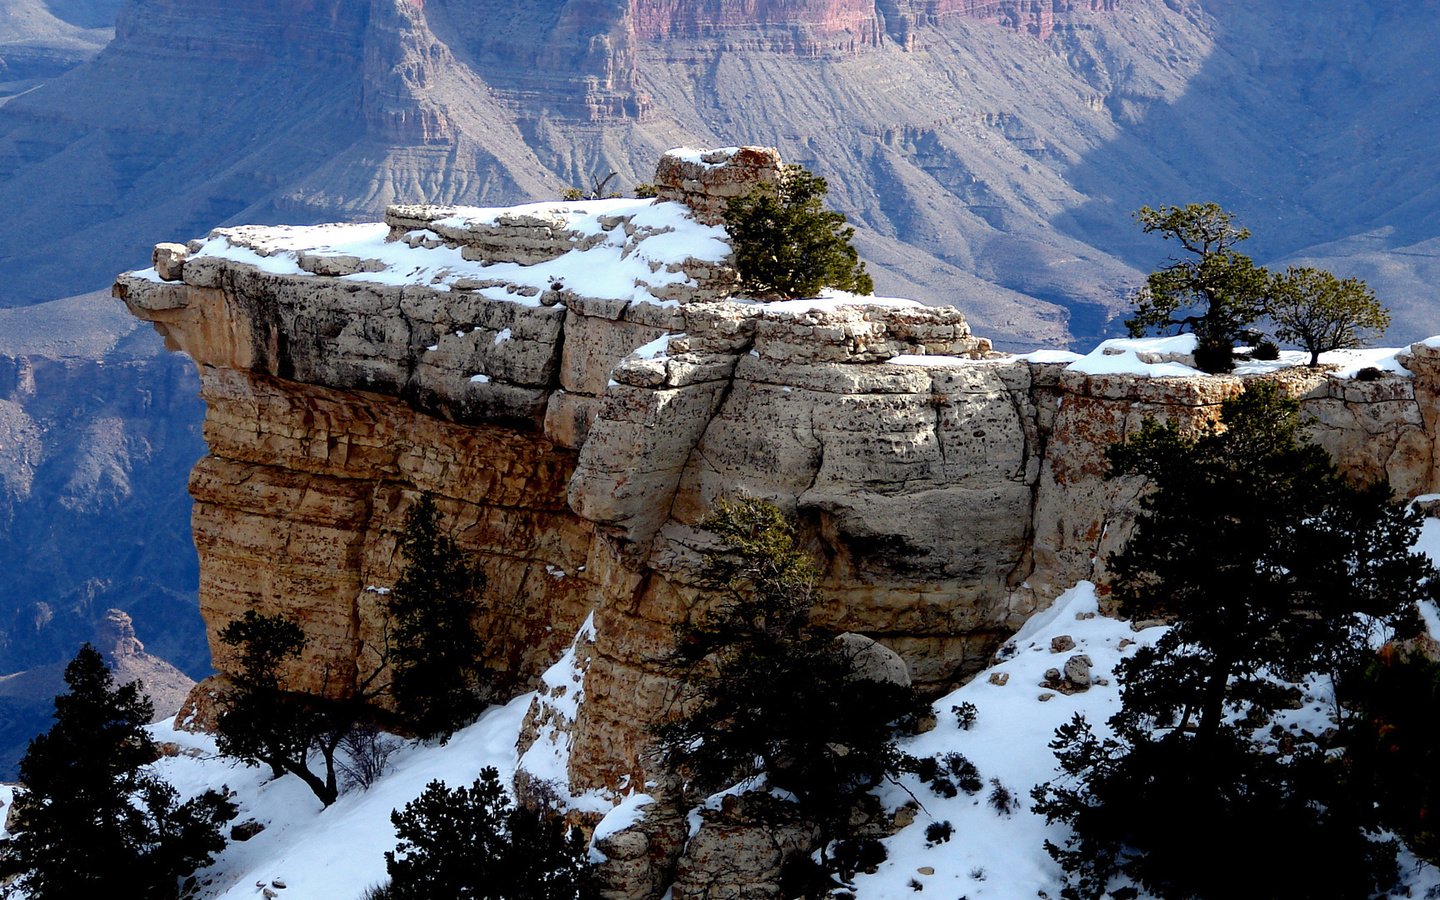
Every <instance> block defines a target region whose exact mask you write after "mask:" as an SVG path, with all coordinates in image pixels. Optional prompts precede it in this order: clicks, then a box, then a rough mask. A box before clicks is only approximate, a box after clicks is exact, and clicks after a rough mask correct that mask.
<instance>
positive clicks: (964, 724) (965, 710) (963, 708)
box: [950, 700, 980, 731]
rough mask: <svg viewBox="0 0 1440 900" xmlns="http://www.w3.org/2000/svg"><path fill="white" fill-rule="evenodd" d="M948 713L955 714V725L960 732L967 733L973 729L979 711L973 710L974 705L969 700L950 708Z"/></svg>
mask: <svg viewBox="0 0 1440 900" xmlns="http://www.w3.org/2000/svg"><path fill="white" fill-rule="evenodd" d="M950 711H951V712H953V713H954V714H955V724H956V725H957V726H959V728H960V730H961V731H969V730H970V729H972V728H974V727H975V719H976V717H977V716H978V715H979V714H980V711H979V710H978V709H976V708H975V704H973V703H971V702H970V701H969V700H966V701H965V702H964V703H961V704H959V705H958V706H952V707H950Z"/></svg>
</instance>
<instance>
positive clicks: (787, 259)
mask: <svg viewBox="0 0 1440 900" xmlns="http://www.w3.org/2000/svg"><path fill="white" fill-rule="evenodd" d="M828 190H829V186H828V185H826V183H825V179H823V178H821V177H819V176H818V175H813V174H811V173H810V172H808V171H806V170H805V168H804V167H803V166H797V165H789V166H785V167H784V169H782V170H781V172H780V178H779V180H778V181H777V182H776V183H775V184H766V185H761V186H759V187H757V188H755V189H754V190H753V191H751V192H750V193H749V194H747V195H745V196H744V197H737V198H735V199H733V200H731V201H730V202H729V204H728V205H727V207H726V211H725V225H726V229H727V230H728V231H729V233H730V243H731V245H732V246H733V247H734V249H735V265H736V267H737V268H738V269H739V271H740V279H741V284H742V287H743V288H744V289H745V290H746V291H748V292H750V293H751V294H754V295H755V296H756V297H762V298H780V299H793V298H797V297H814V296H815V295H817V294H818V293H820V290H821V289H822V288H827V287H833V288H839V289H840V290H842V291H851V292H853V293H857V294H872V293H874V292H875V285H874V282H872V281H871V279H870V276H869V275H867V274H866V272H865V264H864V263H862V262H860V256H859V254H858V253H857V252H856V251H855V247H854V245H853V244H852V243H851V239H852V238H853V237H854V236H855V229H854V228H850V227H848V226H846V225H845V216H844V214H842V213H838V212H831V211H829V210H826V209H825V207H824V203H823V201H824V197H825V194H826V192H827V191H828Z"/></svg>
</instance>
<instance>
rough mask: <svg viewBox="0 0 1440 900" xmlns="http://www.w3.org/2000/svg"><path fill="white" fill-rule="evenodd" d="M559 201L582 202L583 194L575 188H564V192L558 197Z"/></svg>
mask: <svg viewBox="0 0 1440 900" xmlns="http://www.w3.org/2000/svg"><path fill="white" fill-rule="evenodd" d="M560 199H562V200H570V201H575V200H584V199H585V192H584V191H582V190H580V189H579V188H577V187H570V188H566V189H565V192H564V193H562V194H561V195H560Z"/></svg>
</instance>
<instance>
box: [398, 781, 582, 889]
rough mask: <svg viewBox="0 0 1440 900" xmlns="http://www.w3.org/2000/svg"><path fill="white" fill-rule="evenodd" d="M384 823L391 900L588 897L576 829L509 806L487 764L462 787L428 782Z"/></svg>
mask: <svg viewBox="0 0 1440 900" xmlns="http://www.w3.org/2000/svg"><path fill="white" fill-rule="evenodd" d="M390 821H391V822H392V823H394V825H395V833H396V835H397V836H398V837H399V843H398V845H397V846H396V848H395V849H394V850H393V851H390V852H387V853H386V854H385V868H386V871H387V872H388V873H389V875H390V887H389V893H388V894H387V895H386V896H387V897H389V898H392V900H435V898H439V897H447V898H448V897H507V898H508V897H516V898H526V900H577V898H583V897H588V896H590V890H591V888H590V877H589V870H590V864H589V862H588V861H587V857H586V851H585V839H584V837H583V836H582V835H581V834H580V831H579V830H578V829H567V828H566V827H565V823H564V820H563V819H562V818H561V817H560V816H559V815H557V814H556V813H554V812H553V811H550V810H532V809H527V808H525V807H518V808H517V807H515V806H513V805H512V804H511V803H510V800H509V798H508V797H507V796H506V795H505V789H504V788H503V787H502V786H501V785H500V776H499V773H498V772H496V771H495V769H494V768H492V767H486V768H484V769H482V770H481V771H480V777H479V778H478V779H476V780H475V783H474V784H473V785H472V786H470V787H468V788H467V787H459V788H456V789H455V790H453V791H452V790H449V789H448V788H446V786H445V784H444V782H440V781H432V782H430V784H429V785H427V786H426V788H425V792H424V793H423V794H421V795H420V796H419V797H417V798H416V799H414V800H412V801H411V802H409V803H407V804H405V808H404V810H396V811H395V812H393V813H391V814H390Z"/></svg>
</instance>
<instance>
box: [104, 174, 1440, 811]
mask: <svg viewBox="0 0 1440 900" xmlns="http://www.w3.org/2000/svg"><path fill="white" fill-rule="evenodd" d="M777 162H778V159H777V158H776V157H775V155H774V153H773V151H762V150H756V149H746V150H741V151H738V152H737V151H722V152H717V153H711V154H700V153H692V154H680V155H675V156H672V157H669V158H667V159H666V160H665V161H664V162H663V163H662V165H661V167H660V172H659V182H660V184H661V186H662V191H661V196H660V198H659V199H657V200H656V201H654V202H650V201H633V200H629V201H627V200H614V201H596V202H583V203H573V204H536V205H532V206H530V207H520V208H516V209H512V210H471V209H464V208H416V207H402V208H395V209H392V210H391V211H390V213H389V214H387V217H386V222H385V223H383V224H376V225H362V226H335V227H323V226H322V227H314V228H237V229H226V230H221V231H217V232H215V233H213V234H212V235H211V236H210V237H209V238H207V239H205V240H202V241H196V242H192V243H191V244H190V245H189V246H188V247H185V246H181V245H161V246H160V247H159V248H157V250H156V267H155V268H154V269H151V270H147V271H144V272H137V273H132V274H129V275H125V276H121V278H120V279H119V281H118V283H117V285H116V293H117V294H118V296H120V297H121V298H123V299H124V301H125V302H126V304H127V305H128V306H129V308H130V310H131V311H132V312H134V313H135V314H136V315H138V316H140V317H142V318H144V319H148V320H149V321H151V322H153V323H154V324H155V326H156V327H157V328H158V329H159V331H160V332H161V333H162V334H163V335H164V336H165V338H166V340H167V341H168V342H169V344H170V346H172V347H174V348H178V349H181V350H183V351H185V352H186V353H188V354H189V355H190V356H191V357H192V358H193V359H194V360H195V361H196V362H197V364H198V365H199V367H200V371H201V380H202V385H203V396H204V398H205V401H206V404H207V410H208V412H207V417H206V423H205V437H206V440H207V442H208V444H209V449H210V452H209V455H208V456H206V457H205V458H204V459H203V460H202V461H201V462H200V464H199V465H198V466H197V467H196V468H195V470H194V472H193V474H192V477H191V492H192V494H193V496H194V498H195V503H196V506H195V516H194V527H195V537H196V544H197V546H198V547H199V549H200V555H201V589H200V596H201V607H202V612H203V614H204V616H205V619H206V622H207V625H208V626H209V628H210V630H211V634H212V637H213V634H214V632H215V630H217V629H218V628H220V627H221V626H223V625H224V624H225V622H226V621H228V620H229V619H230V618H232V617H234V616H236V615H238V614H239V613H240V612H241V611H243V610H245V609H248V608H255V609H259V610H261V611H267V612H280V613H284V614H286V615H291V616H294V617H296V618H298V619H299V620H300V621H301V622H302V624H303V625H304V627H305V629H306V632H307V634H308V635H309V636H310V638H311V641H310V645H309V647H308V649H307V656H306V658H305V659H303V660H302V661H301V662H300V663H299V664H298V665H297V666H296V667H295V669H294V670H293V672H292V673H291V676H290V677H291V683H292V685H293V686H294V687H296V688H300V689H305V690H312V691H319V690H343V689H344V685H345V684H346V683H348V681H349V679H352V678H353V677H355V675H356V674H357V673H360V672H363V671H366V670H367V667H368V666H371V665H373V660H374V656H373V653H372V650H373V648H374V646H375V644H376V641H377V639H378V626H379V616H378V613H377V610H378V605H377V604H378V602H379V598H380V597H381V596H383V591H384V590H385V589H386V588H387V587H388V586H389V585H391V584H392V583H393V580H394V578H395V577H396V575H397V569H398V565H399V560H398V559H397V554H396V549H395V547H396V537H397V533H398V530H399V527H400V522H401V520H402V518H403V514H404V511H405V509H406V508H407V507H408V505H409V504H410V503H412V502H413V501H414V499H415V497H416V496H417V495H418V493H419V492H422V491H425V492H430V493H433V494H434V495H436V497H437V502H438V505H439V507H440V509H441V511H442V512H443V513H444V514H445V517H446V518H445V521H446V523H447V527H450V528H451V529H452V530H453V532H454V535H455V537H456V539H457V541H458V542H459V543H460V545H461V546H462V547H464V548H465V549H466V550H467V551H470V552H472V553H474V554H475V555H476V557H477V558H478V559H479V560H480V561H481V562H482V564H483V565H484V566H485V569H486V571H487V573H488V574H489V577H490V599H489V605H488V606H487V608H486V609H485V610H484V611H483V613H482V616H481V620H479V621H477V622H476V623H475V624H476V627H477V628H481V629H483V630H484V631H485V632H486V633H487V635H489V636H490V639H491V647H492V648H493V653H494V655H495V660H494V661H495V662H496V663H497V664H500V665H503V666H504V667H506V668H507V669H508V670H509V671H510V672H511V673H513V675H514V676H515V678H516V680H517V681H519V682H526V683H533V681H534V679H535V678H536V676H537V675H538V674H539V673H540V672H541V671H542V670H543V669H544V668H545V667H546V666H547V665H549V664H550V663H551V662H553V661H554V660H555V659H556V658H558V657H559V656H560V655H561V651H562V650H563V649H564V648H565V647H566V646H567V645H568V644H569V643H570V642H571V639H572V637H573V636H574V635H575V634H576V631H577V629H578V628H579V627H580V625H581V623H582V620H584V619H586V617H587V615H588V614H591V613H593V615H594V618H593V627H592V628H590V629H587V631H586V635H587V636H588V637H587V639H586V640H583V641H581V642H580V643H579V645H578V646H577V648H576V650H575V652H574V655H573V656H571V657H568V658H570V659H572V661H573V664H574V669H575V671H576V673H577V675H576V677H577V678H581V677H582V676H583V699H582V698H579V697H577V696H576V695H575V692H576V690H577V687H576V684H574V683H568V684H566V683H560V684H556V685H553V686H551V688H552V689H549V690H547V692H546V696H547V697H548V698H549V699H548V700H547V701H546V702H542V703H540V704H537V707H536V709H535V710H534V712H533V721H532V723H531V727H530V728H528V729H527V734H528V737H527V743H529V744H535V745H536V746H540V745H544V746H545V747H548V748H550V749H552V750H555V751H556V752H559V753H560V754H561V756H562V757H563V761H564V762H565V763H566V764H567V765H568V778H569V780H570V783H571V786H572V788H573V789H575V790H577V791H578V790H583V789H587V788H600V789H613V788H616V787H618V786H620V785H622V784H626V783H632V784H633V783H641V781H640V780H641V779H643V778H644V776H645V774H646V773H645V770H644V763H643V760H642V754H641V750H642V747H643V744H644V742H645V731H644V726H645V724H646V723H647V722H649V721H651V720H653V719H654V717H656V716H658V715H661V714H662V713H663V710H664V709H665V708H666V704H667V702H668V700H669V698H670V696H671V690H672V685H671V683H670V682H669V681H668V680H667V678H666V677H665V676H664V675H663V673H661V672H660V671H659V670H658V669H657V668H656V667H655V664H654V660H655V658H656V657H657V655H659V654H660V653H661V652H662V651H663V650H664V649H665V648H666V647H667V646H668V644H669V641H670V640H671V634H672V632H671V626H672V625H674V624H675V623H677V622H680V621H683V620H684V619H685V618H686V617H688V616H690V615H693V614H694V612H695V606H696V602H697V599H698V598H697V589H696V574H697V568H698V562H699V559H700V554H701V553H703V552H704V551H705V550H706V549H707V548H708V547H709V543H708V540H709V539H708V538H707V535H706V533H705V532H704V531H703V530H702V529H700V528H699V527H698V524H699V522H700V520H701V519H702V517H703V516H704V515H705V513H706V511H707V510H708V509H709V508H710V506H711V504H712V503H713V502H714V501H715V500H717V499H719V498H722V497H726V496H735V495H738V494H750V495H754V496H759V497H764V498H767V499H771V500H773V501H775V502H776V503H778V504H780V505H781V506H782V507H783V508H785V509H786V510H787V511H789V512H792V513H794V514H795V515H796V516H798V518H799V520H800V522H801V523H802V524H803V527H804V530H805V535H806V538H807V540H808V541H809V543H810V546H811V548H812V549H813V550H814V552H815V553H816V554H817V556H818V557H819V558H820V559H821V560H822V561H823V565H824V576H823V585H822V594H823V596H824V597H825V601H824V604H823V607H822V609H821V610H820V611H819V612H820V615H821V618H822V619H823V620H824V621H825V622H826V623H827V624H828V625H832V626H833V627H835V628H836V629H837V630H846V631H854V632H860V633H863V634H866V635H870V636H873V637H874V638H876V639H877V640H879V641H881V642H882V643H883V644H884V645H886V646H888V647H890V648H892V649H893V650H895V651H897V652H898V653H899V654H900V656H901V657H902V658H903V659H904V660H905V662H906V663H907V664H908V666H909V669H910V671H911V673H912V675H913V676H914V678H915V679H916V680H917V681H918V682H920V683H922V684H924V685H930V686H940V685H946V684H953V683H955V682H956V681H957V680H959V679H961V678H963V677H964V676H965V675H966V674H967V673H969V672H972V671H975V670H976V669H977V668H979V667H980V666H981V664H982V663H983V661H984V660H985V659H986V657H987V655H988V654H989V653H990V652H991V651H992V650H993V649H994V648H995V647H996V646H997V644H998V643H999V642H1000V641H1001V640H1002V639H1003V638H1004V637H1005V636H1006V635H1008V634H1009V633H1010V632H1011V631H1012V630H1013V629H1014V628H1015V627H1016V625H1017V624H1018V623H1019V622H1020V621H1022V620H1023V619H1024V617H1025V616H1026V615H1028V614H1029V613H1030V612H1032V611H1034V610H1035V609H1036V608H1037V607H1038V606H1039V605H1041V604H1044V603H1046V602H1048V601H1049V600H1050V599H1051V598H1053V597H1054V596H1055V595H1056V594H1057V593H1058V592H1059V591H1060V590H1061V589H1063V588H1064V587H1066V586H1068V585H1070V584H1072V583H1074V582H1075V581H1076V580H1077V579H1081V578H1095V579H1099V580H1101V581H1103V576H1104V572H1103V569H1102V565H1103V564H1102V563H1101V562H1100V561H1102V560H1103V559H1104V558H1105V555H1106V553H1107V552H1108V551H1109V550H1110V549H1112V548H1114V547H1115V546H1117V544H1118V543H1119V542H1120V541H1121V540H1122V539H1123V537H1124V535H1125V534H1126V533H1127V529H1128V527H1129V524H1130V522H1131V521H1132V519H1133V515H1134V512H1135V496H1136V493H1137V491H1138V488H1139V485H1137V484H1136V483H1134V482H1133V481H1106V480H1105V479H1104V478H1103V472H1104V464H1103V451H1104V448H1105V447H1106V446H1107V445H1109V444H1110V443H1111V442H1113V441H1115V440H1116V439H1117V438H1120V437H1122V436H1123V435H1125V434H1126V433H1128V432H1129V431H1131V430H1132V429H1134V428H1136V427H1137V426H1138V425H1139V424H1140V422H1141V421H1142V420H1143V418H1144V417H1146V416H1158V417H1164V418H1170V419H1173V420H1176V421H1179V422H1181V423H1182V424H1184V425H1186V426H1187V427H1196V426H1198V425H1199V424H1201V423H1204V422H1208V421H1210V420H1211V419H1212V418H1213V417H1214V415H1215V414H1216V412H1217V409H1218V404H1219V403H1220V402H1221V401H1222V400H1223V399H1225V398H1227V397H1229V396H1232V395H1233V394H1235V393H1236V392H1237V391H1239V390H1241V389H1242V385H1243V379H1242V378H1240V377H1233V376H1224V377H1221V376H1199V375H1197V376H1194V377H1171V378H1155V379H1151V378H1141V377H1137V376H1135V375H1129V374H1110V375H1090V374H1085V373H1084V372H1081V371H1077V370H1075V369H1073V368H1069V367H1067V366H1066V364H1065V363H1064V362H1046V361H1044V360H1045V359H1046V357H1045V356H1044V355H1039V356H1031V357H1020V358H1015V357H1009V356H1006V355H1004V354H997V353H995V352H993V351H992V350H991V348H990V346H989V343H988V342H987V341H985V340H984V339H982V338H978V337H976V336H974V335H973V334H972V333H971V332H970V329H969V327H968V326H967V324H966V322H965V320H964V318H963V316H962V315H961V314H960V313H959V312H958V311H957V310H955V309H953V308H928V307H923V306H920V305H918V304H914V303H912V302H909V301H887V300H877V299H871V298H846V297H839V298H831V299H829V300H820V301H794V302H786V303H754V302H747V301H742V300H739V299H737V298H734V297H733V296H732V292H733V284H734V273H733V271H732V270H730V268H729V266H728V244H727V243H726V238H725V234H724V231H723V228H721V227H718V226H711V225H706V224H704V223H703V222H701V221H699V220H698V219H697V214H696V213H694V212H692V210H691V208H690V207H689V206H686V205H685V204H684V203H682V202H680V201H681V200H688V201H689V202H691V203H693V204H695V206H696V207H698V208H699V209H700V210H702V212H700V213H699V214H698V216H699V217H702V218H703V217H704V216H705V213H704V212H703V210H704V209H705V208H706V206H707V204H708V205H710V206H713V204H714V200H715V197H714V195H715V194H717V193H720V192H724V191H733V190H736V189H737V187H736V186H737V185H742V186H743V185H744V184H745V183H747V181H752V180H755V179H764V178H766V177H771V176H772V175H773V172H774V169H775V165H776V163H777ZM1404 364H1405V366H1406V367H1407V368H1408V369H1409V377H1405V376H1404V375H1401V374H1396V373H1391V374H1388V375H1385V374H1382V375H1381V377H1379V378H1376V379H1374V380H1355V379H1342V378H1338V377H1335V376H1333V375H1327V374H1326V373H1325V372H1323V371H1310V370H1300V369H1291V370H1286V371H1283V372H1280V373H1278V374H1272V375H1268V376H1264V377H1271V378H1278V379H1280V380H1281V381H1282V383H1283V384H1284V385H1285V386H1286V388H1287V390H1289V391H1291V392H1293V393H1294V394H1295V395H1297V396H1300V397H1301V398H1302V401H1303V403H1304V407H1305V409H1306V411H1307V412H1309V413H1311V414H1313V415H1314V416H1315V418H1316V425H1315V435H1316V438H1317V440H1319V442H1320V443H1321V444H1323V445H1324V446H1326V447H1327V448H1328V449H1330V450H1331V451H1332V452H1333V453H1335V454H1336V455H1337V457H1338V458H1339V459H1340V460H1341V462H1342V465H1343V466H1344V467H1346V468H1347V469H1348V470H1349V471H1351V472H1352V473H1353V474H1355V475H1357V476H1360V477H1370V476H1376V475H1382V474H1384V475H1388V476H1389V478H1390V479H1391V482H1392V484H1393V485H1394V486H1395V488H1396V490H1397V492H1399V493H1400V494H1402V495H1407V496H1413V495H1416V494H1420V493H1424V492H1429V491H1432V490H1434V489H1435V488H1436V487H1437V474H1436V470H1435V438H1436V423H1435V418H1436V409H1437V404H1436V400H1437V393H1440V349H1436V348H1432V347H1430V346H1428V345H1427V344H1423V343H1422V344H1417V345H1415V346H1414V347H1412V348H1411V350H1410V352H1409V354H1408V355H1407V356H1405V357H1404ZM212 644H213V642H212ZM212 649H213V650H214V651H215V654H216V665H217V667H218V668H220V669H221V670H222V671H223V670H224V669H225V667H226V665H227V663H228V659H227V657H226V655H225V653H224V648H223V647H219V646H212ZM567 693H568V694H569V698H568V701H566V702H560V701H561V700H562V698H561V695H564V694H567ZM577 700H578V701H579V702H578V705H575V703H576V701H577ZM567 704H568V705H567ZM542 749H543V748H542Z"/></svg>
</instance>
